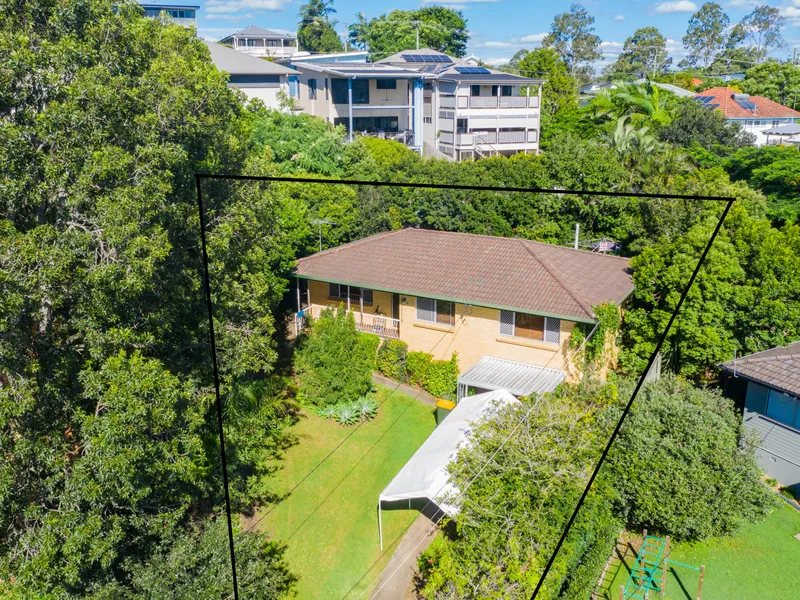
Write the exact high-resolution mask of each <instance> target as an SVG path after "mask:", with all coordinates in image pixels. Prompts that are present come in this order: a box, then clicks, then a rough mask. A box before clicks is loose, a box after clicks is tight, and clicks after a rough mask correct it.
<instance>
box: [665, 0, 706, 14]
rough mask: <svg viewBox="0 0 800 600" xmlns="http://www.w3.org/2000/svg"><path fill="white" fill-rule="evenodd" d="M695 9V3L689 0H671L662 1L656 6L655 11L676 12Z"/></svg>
mask: <svg viewBox="0 0 800 600" xmlns="http://www.w3.org/2000/svg"><path fill="white" fill-rule="evenodd" d="M696 10H697V4H695V3H694V2H690V1H689V0H673V1H672V2H662V3H661V4H659V5H658V6H656V12H657V13H662V14H663V13H677V12H694V11H696Z"/></svg>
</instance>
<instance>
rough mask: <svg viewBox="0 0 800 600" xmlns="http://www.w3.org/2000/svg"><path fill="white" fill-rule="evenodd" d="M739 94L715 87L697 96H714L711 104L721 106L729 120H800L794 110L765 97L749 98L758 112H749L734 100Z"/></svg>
mask: <svg viewBox="0 0 800 600" xmlns="http://www.w3.org/2000/svg"><path fill="white" fill-rule="evenodd" d="M738 93H739V92H736V91H735V90H732V89H731V88H724V87H715V88H709V89H707V90H704V91H702V92H698V93H697V96H714V100H712V101H711V102H710V104H719V107H718V108H719V110H721V111H722V113H723V114H724V115H725V118H727V119H771V118H775V119H778V118H783V119H785V118H787V117H798V118H800V112H798V111H796V110H792V109H791V108H789V107H788V106H784V105H783V104H778V103H777V102H773V101H772V100H770V99H769V98H764V97H763V96H749V97H748V100H750V101H751V102H753V103H754V104H755V105H756V110H755V111H752V110H747V109H746V108H743V107H741V106H739V104H738V103H737V102H736V101H735V100H734V99H733V95H734V94H738Z"/></svg>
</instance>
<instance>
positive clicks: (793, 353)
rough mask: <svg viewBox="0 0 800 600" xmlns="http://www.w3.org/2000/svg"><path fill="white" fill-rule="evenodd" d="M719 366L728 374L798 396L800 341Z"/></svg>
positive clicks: (799, 383) (799, 386)
mask: <svg viewBox="0 0 800 600" xmlns="http://www.w3.org/2000/svg"><path fill="white" fill-rule="evenodd" d="M721 366H722V368H723V369H725V370H726V371H728V372H730V373H735V374H736V375H740V376H742V377H745V378H747V379H752V380H753V381H757V382H759V383H763V384H764V385H767V386H769V387H772V388H775V389H778V390H781V391H783V392H787V393H789V394H792V395H794V396H800V341H797V342H794V343H791V344H789V345H788V346H778V347H777V348H770V349H769V350H764V351H763V352H756V353H755V354H751V355H749V356H743V357H742V358H737V359H736V360H731V361H728V362H726V363H724V364H723V365H721Z"/></svg>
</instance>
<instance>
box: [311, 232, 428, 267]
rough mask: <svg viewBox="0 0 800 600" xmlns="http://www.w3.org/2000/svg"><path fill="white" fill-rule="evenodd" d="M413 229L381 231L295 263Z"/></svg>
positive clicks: (315, 253) (316, 253)
mask: <svg viewBox="0 0 800 600" xmlns="http://www.w3.org/2000/svg"><path fill="white" fill-rule="evenodd" d="M412 229H413V228H411V227H404V228H402V229H393V230H391V231H381V232H380V233H376V234H375V235H369V236H367V237H363V238H360V239H357V240H355V241H352V242H347V243H346V244H340V245H338V246H334V247H333V248H327V249H325V250H323V251H322V252H314V254H309V255H308V256H304V257H302V258H298V259H297V260H296V261H295V262H296V264H299V263H300V262H302V261H304V260H307V259H309V258H316V257H317V256H322V255H323V254H332V253H334V252H338V251H339V250H343V249H345V248H352V247H354V246H358V245H362V244H364V243H366V242H369V241H372V240H376V239H378V238H380V239H383V238H385V237H389V236H391V235H393V234H395V233H400V232H402V231H409V230H412Z"/></svg>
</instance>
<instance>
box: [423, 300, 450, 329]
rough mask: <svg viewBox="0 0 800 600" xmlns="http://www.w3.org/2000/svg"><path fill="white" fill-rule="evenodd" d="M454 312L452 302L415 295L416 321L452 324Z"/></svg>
mask: <svg viewBox="0 0 800 600" xmlns="http://www.w3.org/2000/svg"><path fill="white" fill-rule="evenodd" d="M455 313H456V311H455V304H454V303H453V302H447V301H445V300H434V299H433V298H420V297H417V321H427V322H428V323H439V324H441V325H452V324H453V323H455Z"/></svg>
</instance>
